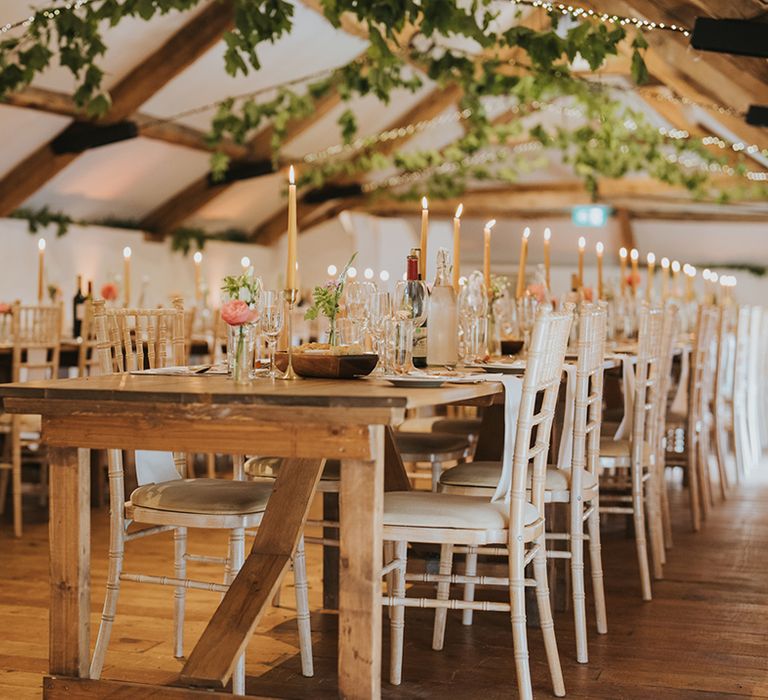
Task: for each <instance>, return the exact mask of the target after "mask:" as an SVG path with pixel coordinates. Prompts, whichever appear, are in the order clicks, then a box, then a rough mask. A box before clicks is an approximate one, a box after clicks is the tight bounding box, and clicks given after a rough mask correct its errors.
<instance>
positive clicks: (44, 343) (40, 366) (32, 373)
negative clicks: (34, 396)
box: [0, 302, 61, 537]
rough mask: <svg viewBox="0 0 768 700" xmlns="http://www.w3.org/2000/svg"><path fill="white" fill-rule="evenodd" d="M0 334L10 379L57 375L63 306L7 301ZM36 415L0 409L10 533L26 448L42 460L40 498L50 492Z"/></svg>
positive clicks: (17, 512)
mask: <svg viewBox="0 0 768 700" xmlns="http://www.w3.org/2000/svg"><path fill="white" fill-rule="evenodd" d="M0 324H1V325H2V329H0V336H2V337H4V338H7V339H8V340H7V342H10V343H11V344H12V350H11V381H13V382H28V381H34V380H39V379H55V378H56V377H57V375H58V372H59V344H60V338H61V307H60V306H59V305H56V306H22V305H21V304H20V303H19V302H16V303H14V304H13V305H12V306H11V310H10V313H7V314H0ZM40 431H41V423H40V416H35V415H17V414H13V415H11V414H3V415H0V432H2V433H4V434H5V454H4V455H3V458H2V461H0V514H1V513H2V512H3V509H4V506H5V501H6V493H7V490H8V476H9V474H10V477H11V494H12V501H13V533H14V535H15V536H16V537H21V535H22V529H23V528H22V480H21V467H22V455H23V451H24V450H25V449H29V450H34V455H33V457H34V459H33V460H31V461H34V462H38V463H39V464H40V487H39V489H38V492H39V494H40V497H41V501H42V502H46V499H47V496H48V479H47V474H48V463H47V461H46V458H45V453H44V450H43V448H42V446H41V444H40Z"/></svg>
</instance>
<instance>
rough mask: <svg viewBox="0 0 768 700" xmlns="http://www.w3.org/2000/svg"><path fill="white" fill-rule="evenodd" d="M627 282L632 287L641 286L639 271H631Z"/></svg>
mask: <svg viewBox="0 0 768 700" xmlns="http://www.w3.org/2000/svg"><path fill="white" fill-rule="evenodd" d="M627 284H628V285H629V286H630V287H632V288H633V289H634V288H635V287H639V286H640V273H639V272H637V273H633V272H630V273H629V274H628V275H627Z"/></svg>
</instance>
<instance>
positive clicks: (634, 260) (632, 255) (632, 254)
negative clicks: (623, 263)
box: [629, 248, 640, 296]
mask: <svg viewBox="0 0 768 700" xmlns="http://www.w3.org/2000/svg"><path fill="white" fill-rule="evenodd" d="M639 259H640V253H638V252H637V248H632V250H630V251H629V260H630V263H631V265H632V279H631V284H632V296H637V284H638V282H639V281H640V272H639V271H638V260H639Z"/></svg>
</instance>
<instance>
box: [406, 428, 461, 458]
mask: <svg viewBox="0 0 768 700" xmlns="http://www.w3.org/2000/svg"><path fill="white" fill-rule="evenodd" d="M395 444H396V445H397V449H398V450H399V452H400V453H401V454H403V455H424V457H425V459H426V458H427V456H428V455H447V454H454V453H457V452H463V451H464V450H466V449H467V448H468V447H469V443H468V441H467V438H466V437H462V436H458V435H449V434H448V433H411V432H404V431H400V432H397V433H395Z"/></svg>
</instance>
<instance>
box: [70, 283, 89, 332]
mask: <svg viewBox="0 0 768 700" xmlns="http://www.w3.org/2000/svg"><path fill="white" fill-rule="evenodd" d="M85 299H86V297H85V295H84V294H83V276H82V275H78V276H77V291H76V292H75V298H74V299H73V300H72V337H73V338H79V337H80V335H81V331H82V327H83V318H85Z"/></svg>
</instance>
